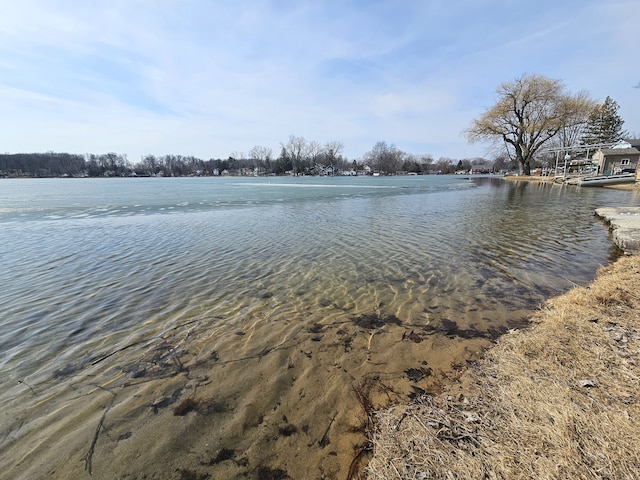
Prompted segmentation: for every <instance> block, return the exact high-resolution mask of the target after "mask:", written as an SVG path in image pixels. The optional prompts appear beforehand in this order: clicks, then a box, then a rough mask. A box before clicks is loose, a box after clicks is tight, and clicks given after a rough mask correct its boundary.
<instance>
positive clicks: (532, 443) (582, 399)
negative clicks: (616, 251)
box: [365, 177, 640, 480]
mask: <svg viewBox="0 0 640 480" xmlns="http://www.w3.org/2000/svg"><path fill="white" fill-rule="evenodd" d="M507 180H517V181H541V182H545V181H549V180H547V179H545V177H528V178H523V177H510V178H509V177H507ZM624 187H627V188H625V189H627V190H632V189H638V187H637V186H636V185H625V186H624ZM629 187H630V188H629ZM639 292H640V256H638V255H637V254H636V255H630V256H625V257H622V258H620V259H619V260H617V261H616V262H615V263H613V264H611V265H609V266H606V267H603V268H601V269H600V270H599V271H598V273H597V276H596V278H595V280H594V281H593V282H592V283H591V284H590V285H588V286H586V287H575V288H573V289H572V290H570V291H569V292H567V293H565V294H563V295H560V296H558V297H555V298H552V299H550V300H549V301H547V302H546V303H545V305H544V306H543V307H542V308H541V310H540V311H539V312H537V313H536V314H534V315H533V316H532V317H531V324H530V326H529V327H527V328H525V329H522V330H512V331H510V332H509V333H507V334H505V335H503V336H502V337H500V338H499V339H498V341H497V342H496V345H494V346H492V347H491V348H489V349H488V350H487V351H486V352H485V353H484V355H483V356H482V358H481V359H480V360H479V361H478V362H476V363H475V364H473V365H471V366H470V367H469V368H468V369H466V370H464V371H463V372H461V374H460V376H459V378H458V379H457V381H455V382H453V384H451V385H448V386H447V387H445V389H444V390H443V391H442V392H440V393H437V394H434V395H425V396H423V397H421V398H419V399H417V400H415V401H414V402H412V403H410V404H406V405H394V406H392V407H390V408H387V409H384V410H381V411H377V412H373V413H372V414H371V419H370V424H371V426H370V428H369V439H370V443H371V451H372V456H371V458H370V459H369V462H368V464H367V466H366V468H365V472H366V478H368V479H370V480H378V479H396V478H397V479H400V478H402V479H405V478H412V479H422V480H424V479H457V478H459V479H462V478H495V479H499V478H508V479H518V478H522V479H525V478H526V479H529V478H547V479H551V478H584V479H614V478H615V479H635V478H640V451H639V450H638V448H637V446H638V445H639V444H640V426H639V425H638V419H639V418H640V392H639V390H638V384H637V379H638V378H640V313H638V312H640V293H639Z"/></svg>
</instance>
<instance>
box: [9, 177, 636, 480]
mask: <svg viewBox="0 0 640 480" xmlns="http://www.w3.org/2000/svg"><path fill="white" fill-rule="evenodd" d="M638 204H640V198H639V197H638V195H637V194H636V193H634V192H628V191H616V190H608V189H579V188H577V187H566V186H558V185H548V184H532V183H526V182H521V183H512V182H505V181H503V180H502V179H499V178H488V177H478V178H471V179H469V178H461V177H456V176H429V177H390V178H380V177H376V178H371V177H369V178H360V177H358V178H296V179H294V178H271V179H269V178H267V179H265V178H256V179H250V178H175V179H151V178H149V179H73V180H72V179H69V180H62V179H41V180H2V181H0V249H1V253H2V255H1V256H0V285H2V288H1V289H0V321H1V324H0V352H2V355H1V356H0V411H2V417H1V419H0V448H1V449H2V450H3V451H5V452H7V454H4V455H3V460H2V461H1V462H0V471H5V472H8V473H7V475H10V477H6V478H44V477H46V478H52V477H53V478H78V471H79V472H82V474H83V475H87V476H88V474H89V471H91V473H92V474H93V476H94V477H97V478H143V476H144V475H147V477H146V478H180V475H183V473H181V472H191V473H193V474H198V475H207V474H208V475H211V476H212V478H233V477H236V476H237V477H241V478H247V477H248V478H253V477H252V476H256V475H258V476H259V475H260V474H265V472H268V470H264V469H269V468H270V469H272V470H271V471H272V473H274V472H275V473H274V475H277V474H278V472H279V471H280V470H282V471H286V472H288V474H289V475H290V476H291V477H292V478H303V477H304V478H321V477H322V475H324V476H325V477H326V478H332V476H335V477H338V478H344V477H345V476H346V471H347V470H348V467H349V464H350V461H351V458H352V456H353V453H352V452H353V447H354V445H357V443H358V442H359V441H361V438H360V437H361V431H359V423H361V422H362V420H361V419H360V417H361V416H362V415H361V413H362V412H360V411H359V408H360V407H359V403H358V399H357V396H356V395H354V389H353V387H354V386H356V387H357V386H358V385H362V384H363V383H366V382H365V380H369V379H374V380H375V382H377V383H376V384H377V387H375V388H376V389H377V390H376V392H377V394H378V395H377V397H376V398H378V399H379V402H378V401H376V403H380V402H383V401H384V399H385V398H386V399H387V400H390V401H393V400H398V399H405V398H407V397H408V396H410V395H411V394H415V393H420V392H421V391H423V390H428V389H430V388H436V387H437V385H438V384H439V383H440V382H442V381H446V377H447V375H450V374H451V372H452V371H454V370H455V369H456V368H457V365H458V364H460V363H463V362H464V361H466V360H469V359H473V358H474V357H475V356H476V355H477V354H478V353H479V352H480V351H481V350H482V348H484V347H486V346H487V345H488V344H489V343H490V341H491V339H493V338H495V335H497V334H499V333H500V332H503V331H504V330H505V329H507V328H512V327H516V326H519V325H520V324H521V323H522V321H523V319H525V318H526V316H527V315H528V314H529V313H530V312H531V311H533V310H535V309H536V308H537V307H538V306H539V305H540V304H541V303H542V302H543V301H544V300H545V299H546V298H548V297H549V296H551V295H555V294H558V293H560V292H563V291H566V290H567V289H569V288H571V287H572V286H573V285H575V284H578V285H584V284H586V283H588V282H589V281H590V280H591V279H592V278H593V276H594V274H595V271H596V270H597V268H599V267H600V266H602V265H605V264H607V263H609V262H610V261H611V260H612V259H614V258H615V257H616V256H617V255H618V254H619V252H618V251H617V249H616V248H615V247H613V246H612V244H611V242H610V240H609V238H608V234H607V228H606V226H605V225H603V224H602V223H601V222H600V221H598V220H597V219H596V218H594V215H593V211H594V209H595V208H599V207H609V206H612V207H615V206H624V205H638ZM368 385H369V387H370V384H368ZM380 385H382V386H383V387H380ZM187 398H190V399H193V400H194V406H193V408H192V409H191V411H188V412H187V414H186V415H184V416H180V415H174V414H173V409H174V408H175V407H176V406H177V405H180V404H181V403H182V402H183V401H184V400H185V399H187ZM376 406H377V405H376ZM106 412H108V415H106V414H105V413H106ZM103 415H105V416H104V417H103ZM101 419H102V420H103V421H102V422H101ZM96 429H97V430H96ZM96 432H97V433H96ZM160 439H161V440H160ZM152 440H153V441H152ZM92 441H93V443H94V444H93V445H92ZM92 446H93V448H91V447H92ZM88 452H90V453H91V454H90V455H88ZM220 452H223V453H224V454H225V455H226V456H229V458H223V457H225V455H222V457H219V454H220ZM230 452H232V453H230ZM87 457H89V460H90V462H89V463H90V465H87V464H86V463H87V462H86V461H87ZM216 459H217V460H216ZM214 460H216V461H214ZM261 468H262V469H263V470H260V469H261ZM304 472H306V473H307V474H308V475H307V474H305V473H304ZM127 475H129V476H128V477H127ZM184 475H187V473H184ZM301 475H302V476H301ZM185 478H186V477H185Z"/></svg>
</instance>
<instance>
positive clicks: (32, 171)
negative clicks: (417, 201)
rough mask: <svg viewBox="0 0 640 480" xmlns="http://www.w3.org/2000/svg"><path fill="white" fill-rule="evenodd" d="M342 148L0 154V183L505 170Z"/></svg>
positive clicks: (295, 145)
mask: <svg viewBox="0 0 640 480" xmlns="http://www.w3.org/2000/svg"><path fill="white" fill-rule="evenodd" d="M341 150H342V144H340V143H339V142H329V143H327V144H325V145H320V144H319V143H317V142H307V141H306V140H304V139H303V138H301V137H293V136H292V137H291V138H290V139H289V142H288V143H287V144H282V149H281V152H280V155H279V156H278V157H277V158H273V157H272V152H271V149H269V148H266V147H260V146H256V147H254V148H253V149H252V150H251V151H250V152H249V155H244V154H243V153H237V154H233V155H232V156H230V157H229V158H227V159H209V160H202V159H200V158H197V157H193V156H182V155H160V156H156V155H145V156H143V157H142V158H141V159H140V161H139V162H136V163H132V162H130V161H129V160H128V159H127V156H126V155H121V154H117V153H105V154H99V155H96V154H85V155H80V154H73V153H56V152H46V153H17V154H0V177H127V176H163V177H183V176H217V175H285V174H290V175H301V174H302V175H337V174H349V175H363V174H372V173H375V172H378V173H380V174H385V175H393V174H399V173H415V174H429V173H443V174H444V173H455V172H466V171H474V172H482V173H489V172H492V171H499V170H502V169H505V168H508V167H509V165H508V161H507V160H504V159H495V160H493V161H487V160H485V159H482V158H474V159H463V160H457V161H455V160H453V159H450V158H446V157H442V158H440V159H439V160H438V161H434V159H433V157H431V156H430V155H428V154H427V155H421V156H417V155H412V154H408V153H406V152H403V151H401V150H399V149H397V148H396V147H395V146H394V145H388V144H386V143H385V142H377V143H376V144H375V145H374V147H373V148H372V149H371V150H370V151H369V152H367V153H366V154H365V155H364V156H363V158H362V159H361V160H353V161H349V160H347V159H346V158H345V157H343V156H342V155H341V153H340V152H341Z"/></svg>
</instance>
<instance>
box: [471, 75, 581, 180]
mask: <svg viewBox="0 0 640 480" xmlns="http://www.w3.org/2000/svg"><path fill="white" fill-rule="evenodd" d="M497 94H498V100H497V102H496V104H495V105H494V106H493V107H491V108H489V109H488V110H486V111H485V113H484V114H482V115H481V116H480V118H477V119H475V120H474V121H473V122H472V124H471V127H470V128H469V129H468V130H467V132H466V134H467V138H468V139H469V141H471V142H476V141H486V140H488V141H492V142H502V143H503V146H504V149H505V150H506V151H507V153H508V154H509V156H510V157H511V158H513V159H515V160H516V161H517V162H518V166H519V170H520V174H524V175H529V174H530V173H531V162H532V160H533V158H534V156H535V154H536V152H537V151H538V150H540V148H541V147H542V146H543V145H545V144H546V143H547V142H548V141H549V140H550V139H552V138H553V137H555V136H556V135H558V134H559V132H561V131H562V130H563V128H565V127H567V126H570V125H574V124H575V121H576V119H577V118H583V115H584V113H585V112H587V115H588V113H589V112H591V110H592V109H593V105H594V104H593V102H592V101H591V100H589V98H588V97H587V95H586V94H584V93H580V94H578V95H576V96H572V95H570V94H568V93H566V92H565V89H564V86H563V84H562V82H561V81H560V80H554V79H550V78H546V77H544V76H542V75H528V76H522V77H520V78H517V79H516V80H514V81H512V82H504V83H503V84H502V85H500V87H499V88H498V90H497Z"/></svg>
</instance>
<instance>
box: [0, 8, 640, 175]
mask: <svg viewBox="0 0 640 480" xmlns="http://www.w3.org/2000/svg"><path fill="white" fill-rule="evenodd" d="M639 46H640V2H638V1H637V0H606V1H605V0H552V1H550V0H539V1H536V2H532V1H530V0H522V1H521V0H442V1H441V0H422V1H419V0H378V1H375V0H323V1H322V0H317V1H311V0H291V1H289V0H228V1H226V0H91V1H82V0H73V1H72V0H20V1H8V0H6V1H3V2H1V4H0V117H1V118H2V120H1V122H0V152H2V153H4V152H7V153H22V152H46V151H55V152H70V153H81V154H84V153H96V154H99V153H107V152H116V153H119V154H126V155H127V158H128V159H129V161H131V162H133V163H135V162H137V161H139V160H140V159H141V157H142V156H143V155H146V154H154V155H165V154H176V155H178V154H179V155H193V156H196V157H199V158H202V159H205V160H206V159H210V158H227V157H229V156H237V155H240V154H243V153H244V154H245V155H247V154H248V152H249V151H250V150H251V149H252V148H253V147H254V146H264V147H267V148H271V149H272V150H273V153H274V156H278V154H279V152H280V148H281V145H282V144H286V143H287V142H288V140H289V138H290V137H291V136H292V135H294V136H297V137H303V138H305V139H306V140H307V141H316V142H319V143H321V144H324V143H326V142H336V141H337V142H341V143H342V144H343V145H344V150H343V152H342V153H343V155H345V156H346V157H347V158H348V159H350V160H351V159H359V158H361V157H362V156H363V155H364V154H365V153H366V152H367V151H369V150H371V149H372V148H373V146H374V144H375V143H376V142H378V141H384V142H387V144H393V145H395V146H396V147H397V148H399V149H401V150H403V151H406V152H408V153H413V154H416V155H423V154H429V155H431V156H432V157H433V158H434V159H436V160H437V159H439V158H441V157H448V158H451V159H463V158H473V157H489V156H490V154H491V153H490V148H489V145H487V144H482V143H475V144H470V143H468V141H467V140H466V137H465V135H464V131H465V129H467V128H468V127H469V126H470V124H471V122H472V121H473V119H474V118H477V117H479V116H480V115H481V114H482V113H483V112H484V111H485V110H486V109H487V108H489V107H491V106H492V105H493V104H494V103H495V100H496V89H497V88H498V86H499V85H500V84H501V83H502V82H505V81H512V80H514V79H516V78H518V77H521V76H522V75H526V74H539V75H543V76H546V77H549V78H553V79H559V80H561V81H562V82H563V83H564V85H565V87H566V89H567V91H568V92H570V93H578V92H579V91H586V92H588V93H589V94H590V95H591V97H592V98H593V99H594V100H596V101H598V102H603V101H604V99H605V98H606V97H607V96H610V97H611V98H613V99H614V100H615V101H616V102H617V103H618V104H619V106H620V109H619V111H618V113H619V114H620V116H621V117H622V118H623V120H624V121H625V124H624V128H625V129H626V130H628V131H629V132H630V133H635V134H636V136H640V66H638V58H640V57H639ZM636 86H638V87H639V88H634V87H636Z"/></svg>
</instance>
